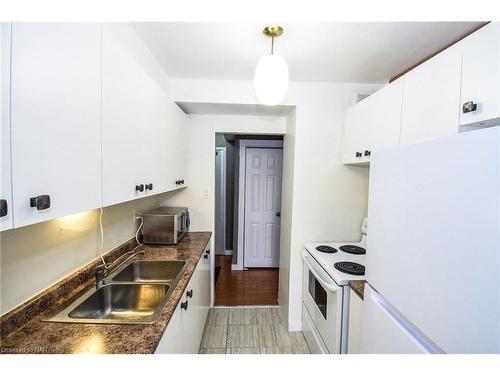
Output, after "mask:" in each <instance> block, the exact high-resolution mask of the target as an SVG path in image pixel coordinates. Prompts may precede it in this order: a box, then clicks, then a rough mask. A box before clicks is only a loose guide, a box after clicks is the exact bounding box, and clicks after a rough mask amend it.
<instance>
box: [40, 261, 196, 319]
mask: <svg viewBox="0 0 500 375" xmlns="http://www.w3.org/2000/svg"><path fill="white" fill-rule="evenodd" d="M186 266H187V261H184V260H164V261H163V260H161V261H157V260H135V261H131V262H127V263H125V264H124V265H122V266H120V267H119V268H118V269H117V270H116V271H113V272H112V273H111V274H110V275H108V276H107V277H106V278H105V284H104V286H102V287H100V288H99V289H93V290H89V291H88V292H87V293H85V294H84V295H82V296H81V297H79V298H78V299H77V300H75V301H74V302H72V303H71V304H69V305H67V306H66V307H64V308H63V309H62V310H60V311H59V312H57V313H56V314H55V315H52V316H51V317H49V318H48V319H46V321H50V322H64V323H107V324H150V323H153V322H154V321H155V320H156V318H157V316H158V314H159V313H160V311H161V309H162V308H163V306H165V303H166V302H167V300H168V297H169V296H170V294H171V292H172V290H173V288H174V287H175V286H176V285H177V283H178V281H179V278H180V276H181V275H182V274H183V272H184V270H185V268H186Z"/></svg>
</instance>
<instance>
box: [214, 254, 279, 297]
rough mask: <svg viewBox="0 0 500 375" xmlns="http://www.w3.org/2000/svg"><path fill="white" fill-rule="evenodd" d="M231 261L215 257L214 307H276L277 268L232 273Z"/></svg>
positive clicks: (224, 257)
mask: <svg viewBox="0 0 500 375" xmlns="http://www.w3.org/2000/svg"><path fill="white" fill-rule="evenodd" d="M231 259H232V257H231V256H224V255H216V256H215V266H216V269H217V268H218V267H220V269H219V270H220V271H219V273H218V277H217V273H216V281H215V306H242V305H278V279H279V269H278V268H251V269H248V270H245V271H233V270H231Z"/></svg>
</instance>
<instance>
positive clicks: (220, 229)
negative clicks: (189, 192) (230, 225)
mask: <svg viewBox="0 0 500 375" xmlns="http://www.w3.org/2000/svg"><path fill="white" fill-rule="evenodd" d="M215 192H216V193H215V253H216V254H222V255H223V254H224V250H226V148H225V147H217V148H216V151H215Z"/></svg>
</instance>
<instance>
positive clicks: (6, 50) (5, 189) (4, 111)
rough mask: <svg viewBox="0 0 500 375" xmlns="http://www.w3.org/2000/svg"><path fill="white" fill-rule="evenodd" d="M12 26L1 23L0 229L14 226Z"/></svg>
mask: <svg viewBox="0 0 500 375" xmlns="http://www.w3.org/2000/svg"><path fill="white" fill-rule="evenodd" d="M10 28H11V25H10V24H8V23H2V24H0V52H1V56H0V57H1V64H2V66H1V69H0V90H1V91H0V95H1V96H0V98H1V101H0V102H1V103H0V104H1V105H0V119H1V122H2V123H1V128H0V152H1V154H0V161H1V168H2V170H1V175H0V178H1V181H0V199H1V202H0V206H1V207H0V208H1V210H0V211H1V213H0V230H5V229H10V228H12V225H13V223H12V186H11V170H10Z"/></svg>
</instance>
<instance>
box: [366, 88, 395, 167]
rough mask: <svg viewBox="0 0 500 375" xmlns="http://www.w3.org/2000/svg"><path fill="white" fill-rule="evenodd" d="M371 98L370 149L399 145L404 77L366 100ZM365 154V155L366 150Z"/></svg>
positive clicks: (372, 150) (375, 149)
mask: <svg viewBox="0 0 500 375" xmlns="http://www.w3.org/2000/svg"><path fill="white" fill-rule="evenodd" d="M369 99H370V101H371V103H370V115H369V118H370V122H369V125H370V140H369V151H370V152H371V153H373V152H376V151H378V150H383V149H384V148H388V147H394V146H397V145H399V136H400V133H401V106H402V102H403V79H398V80H396V81H394V82H392V83H391V84H389V85H387V86H385V87H384V88H382V89H380V90H379V91H377V92H376V93H375V94H373V97H368V98H367V99H366V100H369ZM363 156H365V155H364V151H363ZM368 158H369V157H368Z"/></svg>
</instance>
